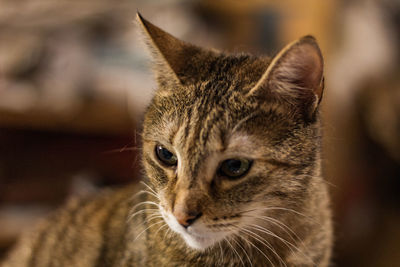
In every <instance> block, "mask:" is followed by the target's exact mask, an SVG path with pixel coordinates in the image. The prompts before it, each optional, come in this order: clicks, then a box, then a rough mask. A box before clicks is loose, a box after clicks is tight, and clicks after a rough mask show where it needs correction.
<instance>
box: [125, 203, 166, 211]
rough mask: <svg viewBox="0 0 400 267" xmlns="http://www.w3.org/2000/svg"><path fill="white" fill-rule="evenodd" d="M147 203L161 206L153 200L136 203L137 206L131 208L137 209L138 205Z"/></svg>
mask: <svg viewBox="0 0 400 267" xmlns="http://www.w3.org/2000/svg"><path fill="white" fill-rule="evenodd" d="M145 204H149V205H154V206H157V207H160V204H158V203H156V202H153V201H142V202H140V203H138V204H136V205H135V206H133V207H132V208H131V210H135V209H136V208H137V207H139V206H141V205H145Z"/></svg>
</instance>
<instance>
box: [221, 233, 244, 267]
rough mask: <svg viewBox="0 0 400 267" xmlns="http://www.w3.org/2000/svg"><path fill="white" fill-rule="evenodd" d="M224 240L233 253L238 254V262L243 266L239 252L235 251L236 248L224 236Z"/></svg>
mask: <svg viewBox="0 0 400 267" xmlns="http://www.w3.org/2000/svg"><path fill="white" fill-rule="evenodd" d="M224 239H225V240H226V242H227V243H228V245H229V246H230V247H231V248H232V250H233V251H234V252H235V254H236V255H237V256H238V258H239V260H240V262H241V263H242V266H243V267H244V266H245V265H244V262H243V260H242V257H240V255H239V253H238V252H237V250H236V249H235V248H234V247H233V246H232V244H231V242H229V240H228V239H226V238H224Z"/></svg>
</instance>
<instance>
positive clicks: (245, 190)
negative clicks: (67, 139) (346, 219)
mask: <svg viewBox="0 0 400 267" xmlns="http://www.w3.org/2000/svg"><path fill="white" fill-rule="evenodd" d="M138 20H139V23H140V25H141V27H142V29H143V32H144V34H145V35H146V37H145V38H146V40H147V42H148V44H149V47H150V49H151V51H152V53H153V56H154V60H155V73H156V76H157V81H158V85H159V89H158V91H157V93H156V95H155V96H154V98H153V100H152V102H151V104H150V106H149V107H148V110H147V112H146V115H145V120H144V130H143V164H144V169H145V174H146V178H145V182H146V184H143V185H141V186H129V187H126V188H123V189H119V190H114V191H105V192H103V193H102V194H100V195H98V196H95V197H88V198H85V199H79V200H78V199H75V200H72V201H70V202H69V204H68V205H67V206H66V207H65V208H63V209H61V210H59V211H58V212H56V213H55V214H54V215H52V216H51V217H49V218H48V219H47V220H45V221H44V222H42V223H41V224H40V225H39V226H37V227H36V228H35V229H34V230H33V231H31V233H30V234H28V235H26V236H24V237H23V238H22V239H21V241H20V243H19V245H18V246H17V247H16V249H15V250H14V251H13V252H12V253H11V254H10V256H9V258H8V260H7V261H6V262H5V263H4V265H3V266H5V267H11V266H40V267H42V266H43V267H44V266H78V267H79V266H240V265H243V266H322V267H324V266H328V265H329V260H330V254H331V246H332V229H331V215H330V208H329V198H328V193H327V188H326V182H325V181H324V179H323V178H322V176H321V129H320V121H319V116H318V105H319V102H320V100H321V97H322V90H323V76H322V70H323V61H322V56H321V53H320V50H319V48H318V45H317V43H316V41H315V40H314V39H313V38H312V37H304V38H302V39H300V40H297V41H295V42H294V43H292V44H290V45H288V46H287V47H286V48H284V49H283V50H282V51H281V52H280V53H279V54H278V55H277V56H276V57H274V58H273V59H272V60H271V59H269V58H267V57H265V58H260V57H255V56H251V55H247V54H240V55H237V54H234V55H232V54H226V53H223V52H218V51H215V50H205V49H202V48H198V47H196V46H193V45H191V44H188V43H186V42H183V41H180V40H178V39H176V38H174V37H173V36H171V35H169V34H168V33H166V32H164V31H162V30H161V29H159V28H157V27H156V26H154V25H152V24H151V23H149V22H148V21H146V20H144V19H143V18H142V17H140V15H138ZM156 145H163V146H164V147H165V148H167V149H168V150H169V151H171V152H173V153H175V154H176V155H177V157H178V165H177V166H176V167H167V166H165V165H163V164H162V163H161V162H160V160H158V158H157V156H156V153H155V146H156ZM229 158H247V159H251V160H253V164H252V166H251V168H250V170H249V171H248V173H247V174H246V175H245V176H244V177H241V178H239V179H235V180H232V179H226V178H224V177H221V176H220V175H218V172H217V169H218V168H219V166H220V163H221V162H222V161H223V160H226V159H229ZM177 210H179V211H180V212H181V213H184V214H185V213H187V214H189V213H190V212H192V211H193V212H196V213H197V214H201V216H197V219H196V220H195V221H194V223H193V224H191V225H190V226H189V227H187V228H184V227H182V226H180V225H179V224H178V223H177V220H176V218H175V217H174V216H175V215H176V214H177Z"/></svg>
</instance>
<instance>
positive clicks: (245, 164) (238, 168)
mask: <svg viewBox="0 0 400 267" xmlns="http://www.w3.org/2000/svg"><path fill="white" fill-rule="evenodd" d="M251 164H252V161H251V160H248V159H227V160H225V161H223V162H222V163H221V166H220V167H219V169H218V174H219V175H221V176H225V177H228V178H229V179H237V178H240V177H242V176H244V175H245V174H246V173H247V172H248V171H249V170H250V167H251Z"/></svg>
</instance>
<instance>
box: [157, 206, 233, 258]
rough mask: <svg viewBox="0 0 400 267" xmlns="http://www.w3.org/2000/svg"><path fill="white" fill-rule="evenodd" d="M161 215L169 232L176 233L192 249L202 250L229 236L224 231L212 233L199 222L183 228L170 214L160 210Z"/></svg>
mask: <svg viewBox="0 0 400 267" xmlns="http://www.w3.org/2000/svg"><path fill="white" fill-rule="evenodd" d="M161 214H162V216H163V218H164V221H165V222H166V223H167V224H168V226H169V227H170V228H171V230H173V231H174V232H176V233H178V234H179V235H180V236H181V237H182V238H183V240H184V241H185V243H186V244H187V245H188V246H189V247H191V248H193V249H197V250H204V249H206V248H208V247H210V246H212V245H214V244H216V243H217V242H219V241H221V240H223V239H224V238H226V237H227V236H228V235H230V233H229V232H226V231H218V232H216V231H212V230H210V229H208V228H207V227H206V226H204V225H203V224H201V223H200V222H199V223H197V224H195V225H193V226H189V227H188V228H185V227H183V226H181V225H180V224H179V223H178V222H177V220H176V219H175V217H174V216H173V215H172V214H170V213H168V212H166V211H165V210H161Z"/></svg>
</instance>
